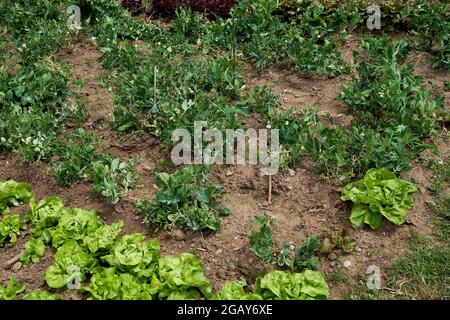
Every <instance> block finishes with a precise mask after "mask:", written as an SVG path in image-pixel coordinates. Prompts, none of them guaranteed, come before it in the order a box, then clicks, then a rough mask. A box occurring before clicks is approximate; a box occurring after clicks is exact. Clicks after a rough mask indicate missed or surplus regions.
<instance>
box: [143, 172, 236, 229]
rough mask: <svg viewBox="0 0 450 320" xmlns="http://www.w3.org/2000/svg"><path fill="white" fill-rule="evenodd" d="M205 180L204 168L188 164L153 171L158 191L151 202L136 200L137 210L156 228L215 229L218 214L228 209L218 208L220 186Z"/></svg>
mask: <svg viewBox="0 0 450 320" xmlns="http://www.w3.org/2000/svg"><path fill="white" fill-rule="evenodd" d="M207 180H208V174H207V171H206V170H205V168H203V167H200V166H189V167H186V168H185V169H182V170H178V171H176V172H175V173H173V174H167V173H163V172H161V173H157V174H156V185H157V186H158V187H159V188H160V189H161V190H160V191H158V192H157V193H156V196H155V199H154V200H153V201H140V202H139V203H138V204H137V209H138V211H139V212H140V213H141V214H143V215H144V217H145V221H146V222H148V223H149V224H150V226H151V227H152V228H154V229H156V230H158V229H161V228H168V227H170V226H172V225H177V226H179V227H181V228H184V229H186V228H190V229H193V230H199V231H200V230H211V231H217V230H218V229H219V227H220V217H221V216H226V215H228V214H229V211H228V209H225V208H221V207H220V204H219V199H220V197H221V196H222V195H223V193H222V190H221V187H220V186H219V185H214V184H211V183H208V182H207Z"/></svg>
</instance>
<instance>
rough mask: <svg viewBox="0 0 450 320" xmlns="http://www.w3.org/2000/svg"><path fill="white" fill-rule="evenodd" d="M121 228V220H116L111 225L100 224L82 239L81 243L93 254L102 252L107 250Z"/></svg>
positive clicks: (112, 244) (111, 245)
mask: <svg viewBox="0 0 450 320" xmlns="http://www.w3.org/2000/svg"><path fill="white" fill-rule="evenodd" d="M122 228H123V221H121V220H120V221H118V222H116V223H114V224H112V225H102V226H100V227H98V228H97V229H95V230H94V231H92V232H89V233H88V235H87V237H85V238H84V239H83V244H84V245H85V246H86V247H87V248H88V249H89V251H90V252H92V253H93V254H102V253H104V252H105V251H106V252H107V251H109V250H110V249H111V248H112V247H113V246H114V243H115V241H116V239H117V238H118V237H119V233H120V231H121V230H122Z"/></svg>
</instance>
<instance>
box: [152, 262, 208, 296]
mask: <svg viewBox="0 0 450 320" xmlns="http://www.w3.org/2000/svg"><path fill="white" fill-rule="evenodd" d="M159 279H160V281H161V288H160V290H159V293H158V298H159V299H167V300H184V299H199V298H200V297H202V296H204V297H206V298H210V297H211V296H212V286H211V284H210V282H209V281H208V280H207V279H206V277H205V275H204V274H203V268H202V265H201V262H200V259H199V258H197V257H196V256H194V255H193V254H190V253H183V254H181V255H180V256H178V257H173V256H163V257H161V258H160V260H159Z"/></svg>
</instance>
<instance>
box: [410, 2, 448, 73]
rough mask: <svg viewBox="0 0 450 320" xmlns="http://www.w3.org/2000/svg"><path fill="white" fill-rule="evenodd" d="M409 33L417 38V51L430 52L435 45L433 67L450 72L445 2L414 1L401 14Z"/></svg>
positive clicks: (446, 6)
mask: <svg viewBox="0 0 450 320" xmlns="http://www.w3.org/2000/svg"><path fill="white" fill-rule="evenodd" d="M402 16H403V20H405V21H406V24H407V27H408V29H409V31H410V32H411V33H412V34H414V35H416V36H417V38H416V39H417V41H416V42H417V46H418V48H419V49H423V50H430V49H431V48H432V47H433V44H435V45H436V47H437V49H436V57H435V58H434V62H433V66H434V67H443V68H445V69H448V70H450V36H449V34H450V26H449V23H448V20H449V18H450V9H449V7H448V5H447V4H446V3H445V1H439V0H437V1H434V0H433V1H426V0H416V1H415V2H414V3H413V4H412V5H410V6H406V7H405V8H404V9H403V12H402Z"/></svg>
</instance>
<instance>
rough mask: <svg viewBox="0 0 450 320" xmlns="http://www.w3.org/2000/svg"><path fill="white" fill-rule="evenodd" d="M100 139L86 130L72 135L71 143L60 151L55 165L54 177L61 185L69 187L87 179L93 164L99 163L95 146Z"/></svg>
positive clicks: (74, 132)
mask: <svg viewBox="0 0 450 320" xmlns="http://www.w3.org/2000/svg"><path fill="white" fill-rule="evenodd" d="M98 142H100V139H99V138H98V137H97V136H96V135H95V134H94V133H92V134H91V133H88V132H86V131H85V130H84V129H81V128H79V129H76V130H74V131H73V132H72V133H71V136H70V137H69V141H68V143H67V144H64V145H62V146H61V147H60V149H59V150H58V152H57V153H58V156H59V159H58V161H57V162H56V163H55V164H54V165H53V169H52V171H53V176H54V177H55V179H56V181H58V182H59V183H60V184H61V185H64V186H67V185H70V184H72V183H73V182H75V181H78V180H80V179H87V178H88V177H89V174H90V170H91V167H92V163H93V162H96V161H98V160H99V159H100V158H101V156H100V155H98V153H97V150H96V148H95V144H96V143H98Z"/></svg>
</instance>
